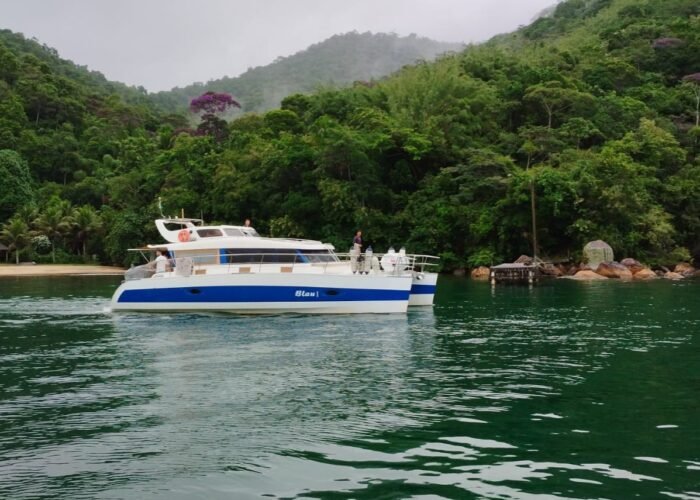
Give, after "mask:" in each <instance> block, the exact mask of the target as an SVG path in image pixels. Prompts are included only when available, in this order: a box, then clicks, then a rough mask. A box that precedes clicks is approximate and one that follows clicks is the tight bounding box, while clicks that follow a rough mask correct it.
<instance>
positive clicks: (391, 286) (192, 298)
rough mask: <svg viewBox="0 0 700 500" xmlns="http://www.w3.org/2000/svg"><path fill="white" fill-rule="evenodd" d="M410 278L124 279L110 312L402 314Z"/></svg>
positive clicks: (298, 275) (225, 276) (250, 276)
mask: <svg viewBox="0 0 700 500" xmlns="http://www.w3.org/2000/svg"><path fill="white" fill-rule="evenodd" d="M411 284H412V277H411V276H410V275H405V276H369V275H359V274H358V275H330V274H302V273H289V274H286V273H277V274H265V273H254V274H253V273H251V274H218V275H216V274H212V275H192V276H187V277H183V276H170V275H168V276H164V277H158V276H156V277H153V278H147V279H140V280H134V281H125V282H124V283H122V284H121V285H120V286H119V288H118V289H117V290H116V292H115V293H114V296H113V298H112V304H111V309H112V311H163V312H165V311H218V312H230V313H239V314H270V313H291V312H293V313H309V314H317V313H324V314H333V313H335V314H347V313H402V312H406V310H407V307H408V302H409V295H410V290H411Z"/></svg>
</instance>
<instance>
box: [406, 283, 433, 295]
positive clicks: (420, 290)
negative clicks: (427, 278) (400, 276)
mask: <svg viewBox="0 0 700 500" xmlns="http://www.w3.org/2000/svg"><path fill="white" fill-rule="evenodd" d="M436 289H437V285H411V294H412V295H416V294H424V293H425V294H435V290H436Z"/></svg>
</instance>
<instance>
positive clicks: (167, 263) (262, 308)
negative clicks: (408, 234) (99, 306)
mask: <svg viewBox="0 0 700 500" xmlns="http://www.w3.org/2000/svg"><path fill="white" fill-rule="evenodd" d="M156 227H157V228H158V231H159V232H160V234H161V236H162V237H163V238H164V239H165V240H166V241H167V243H165V244H159V245H148V246H147V247H145V248H141V249H132V250H134V251H140V252H142V253H143V254H144V256H145V253H146V252H150V253H152V252H154V251H156V250H160V251H161V252H162V253H163V254H167V255H168V257H166V258H163V257H159V258H158V259H156V260H155V261H151V262H149V263H148V264H146V265H143V266H138V267H133V268H131V269H129V270H127V272H126V275H125V280H124V282H122V284H121V285H120V286H119V288H118V289H117V290H116V292H115V293H114V296H113V297H112V304H111V309H112V311H221V312H233V313H247V314H254V313H258V314H263V313H283V312H297V313H299V312H300V313H401V312H406V310H407V307H408V306H409V305H432V303H433V298H434V295H435V289H436V284H437V273H435V272H430V271H429V269H430V267H431V266H434V265H436V264H437V261H438V258H437V257H433V256H428V255H408V254H406V253H405V252H404V251H403V250H401V251H399V252H394V251H393V250H392V251H390V252H389V253H387V254H383V255H382V254H372V252H371V251H369V249H368V251H367V252H365V253H364V254H362V253H357V252H352V251H351V252H350V253H349V254H337V253H335V249H334V247H333V246H332V245H330V244H327V243H322V242H320V241H312V240H301V239H287V238H263V237H261V236H260V235H259V234H258V233H257V232H256V231H255V229H253V228H252V227H247V226H228V225H220V226H204V225H202V221H201V220H199V219H186V218H177V219H158V220H156Z"/></svg>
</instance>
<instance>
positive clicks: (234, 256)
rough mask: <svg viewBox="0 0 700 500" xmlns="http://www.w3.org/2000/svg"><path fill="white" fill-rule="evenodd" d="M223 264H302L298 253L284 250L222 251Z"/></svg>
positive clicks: (229, 249) (248, 249)
mask: <svg viewBox="0 0 700 500" xmlns="http://www.w3.org/2000/svg"><path fill="white" fill-rule="evenodd" d="M221 257H222V263H228V264H260V263H263V264H275V263H278V264H291V263H293V262H302V259H301V257H299V256H297V251H296V250H293V249H284V248H228V249H226V248H225V249H222V256H221Z"/></svg>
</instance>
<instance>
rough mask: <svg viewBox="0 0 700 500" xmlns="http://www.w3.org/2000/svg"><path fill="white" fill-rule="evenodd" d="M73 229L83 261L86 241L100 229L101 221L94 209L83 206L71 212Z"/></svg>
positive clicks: (85, 253)
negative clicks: (79, 244) (80, 248)
mask: <svg viewBox="0 0 700 500" xmlns="http://www.w3.org/2000/svg"><path fill="white" fill-rule="evenodd" d="M73 227H74V229H75V231H76V238H77V239H78V241H79V242H80V243H81V245H82V250H83V259H85V258H86V257H87V242H88V239H89V238H90V236H93V235H94V234H95V233H97V232H98V231H99V230H100V229H102V220H101V219H100V216H99V214H98V213H97V211H96V210H95V209H94V208H92V207H91V206H90V205H83V206H82V207H78V208H76V209H75V210H73Z"/></svg>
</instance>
